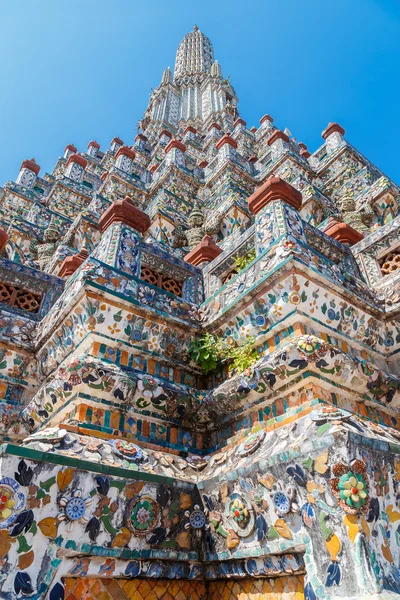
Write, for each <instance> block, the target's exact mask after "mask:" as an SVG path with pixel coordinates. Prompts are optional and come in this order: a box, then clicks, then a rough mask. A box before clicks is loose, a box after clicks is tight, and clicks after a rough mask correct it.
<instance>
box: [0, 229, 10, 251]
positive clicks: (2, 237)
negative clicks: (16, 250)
mask: <svg viewBox="0 0 400 600" xmlns="http://www.w3.org/2000/svg"><path fill="white" fill-rule="evenodd" d="M7 240H8V234H7V233H6V232H5V231H4V229H1V228H0V252H1V251H2V250H3V249H4V246H5V245H6V243H7Z"/></svg>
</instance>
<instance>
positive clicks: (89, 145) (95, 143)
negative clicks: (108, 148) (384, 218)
mask: <svg viewBox="0 0 400 600" xmlns="http://www.w3.org/2000/svg"><path fill="white" fill-rule="evenodd" d="M91 146H93V148H97V150H99V149H100V144H98V143H97V142H96V140H92V141H91V142H89V143H88V148H90V147H91Z"/></svg>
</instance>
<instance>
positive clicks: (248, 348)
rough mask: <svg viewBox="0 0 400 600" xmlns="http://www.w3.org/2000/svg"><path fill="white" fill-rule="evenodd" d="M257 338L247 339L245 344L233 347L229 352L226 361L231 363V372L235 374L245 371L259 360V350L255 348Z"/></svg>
mask: <svg viewBox="0 0 400 600" xmlns="http://www.w3.org/2000/svg"><path fill="white" fill-rule="evenodd" d="M254 342H255V338H254V337H250V338H247V340H246V341H245V343H244V344H242V345H240V346H238V345H235V346H231V347H230V348H229V350H228V352H227V356H226V360H227V361H228V363H229V370H230V371H233V372H235V373H241V372H242V371H245V370H246V369H248V368H249V367H251V365H253V364H254V363H255V362H256V361H257V360H258V359H259V358H260V355H259V354H258V352H257V350H256V349H255V348H254Z"/></svg>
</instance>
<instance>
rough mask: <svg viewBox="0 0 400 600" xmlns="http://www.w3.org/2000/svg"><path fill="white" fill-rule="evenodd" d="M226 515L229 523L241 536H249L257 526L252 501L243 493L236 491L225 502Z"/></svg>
mask: <svg viewBox="0 0 400 600" xmlns="http://www.w3.org/2000/svg"><path fill="white" fill-rule="evenodd" d="M225 515H226V517H227V518H228V522H229V525H230V526H231V528H232V529H233V530H234V531H235V532H236V533H237V535H238V536H239V537H247V536H248V535H250V533H252V531H253V530H254V526H255V517H254V512H253V508H252V506H251V502H250V500H249V499H247V498H245V497H243V496H242V495H241V494H238V493H236V492H234V493H233V494H231V495H230V497H229V498H228V499H227V501H226V504H225Z"/></svg>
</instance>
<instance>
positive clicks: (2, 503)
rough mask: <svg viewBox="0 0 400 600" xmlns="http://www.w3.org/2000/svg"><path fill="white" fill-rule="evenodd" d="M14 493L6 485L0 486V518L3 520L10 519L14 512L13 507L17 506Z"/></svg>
mask: <svg viewBox="0 0 400 600" xmlns="http://www.w3.org/2000/svg"><path fill="white" fill-rule="evenodd" d="M13 496H14V493H13V492H12V491H11V490H8V489H7V488H5V487H1V488H0V518H1V520H2V521H5V519H8V517H9V516H10V515H11V513H12V509H13V508H14V506H15V500H14V498H13Z"/></svg>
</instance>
